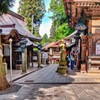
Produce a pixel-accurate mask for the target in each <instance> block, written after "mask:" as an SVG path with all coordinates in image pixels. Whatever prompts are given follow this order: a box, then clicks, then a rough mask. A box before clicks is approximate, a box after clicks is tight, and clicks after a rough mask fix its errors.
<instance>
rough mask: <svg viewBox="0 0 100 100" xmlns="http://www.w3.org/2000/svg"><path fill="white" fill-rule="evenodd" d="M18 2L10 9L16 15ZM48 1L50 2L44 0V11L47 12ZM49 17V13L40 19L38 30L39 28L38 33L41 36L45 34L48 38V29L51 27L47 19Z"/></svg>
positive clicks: (49, 20)
mask: <svg viewBox="0 0 100 100" xmlns="http://www.w3.org/2000/svg"><path fill="white" fill-rule="evenodd" d="M19 1H20V0H16V2H15V4H14V6H13V7H12V8H11V10H12V11H14V12H15V13H17V11H18V7H19ZM50 1H51V0H44V2H45V6H46V11H48V8H49V4H50ZM50 15H51V13H50V12H49V13H48V12H46V13H45V15H44V17H43V19H42V23H41V25H40V28H39V33H40V35H41V36H43V35H44V34H45V33H46V34H47V35H48V36H50V27H51V25H52V20H51V19H50V18H49V16H50Z"/></svg>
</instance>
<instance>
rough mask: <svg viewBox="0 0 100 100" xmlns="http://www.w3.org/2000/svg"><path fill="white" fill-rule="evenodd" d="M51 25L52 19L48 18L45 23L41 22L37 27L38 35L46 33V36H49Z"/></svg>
mask: <svg viewBox="0 0 100 100" xmlns="http://www.w3.org/2000/svg"><path fill="white" fill-rule="evenodd" d="M51 25H52V20H50V21H49V22H47V23H42V24H41V25H40V29H39V33H40V35H41V36H43V35H44V34H45V33H46V34H47V35H48V36H50V28H51Z"/></svg>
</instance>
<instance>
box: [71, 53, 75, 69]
mask: <svg viewBox="0 0 100 100" xmlns="http://www.w3.org/2000/svg"><path fill="white" fill-rule="evenodd" d="M70 63H71V70H73V68H74V65H75V53H74V51H73V52H72V53H71V55H70Z"/></svg>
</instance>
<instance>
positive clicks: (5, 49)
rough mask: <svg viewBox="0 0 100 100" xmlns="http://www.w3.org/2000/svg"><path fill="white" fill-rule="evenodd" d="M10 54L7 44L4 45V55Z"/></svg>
mask: <svg viewBox="0 0 100 100" xmlns="http://www.w3.org/2000/svg"><path fill="white" fill-rule="evenodd" d="M9 55H10V48H9V46H4V56H9Z"/></svg>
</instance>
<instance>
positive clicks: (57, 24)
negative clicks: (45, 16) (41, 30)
mask: <svg viewBox="0 0 100 100" xmlns="http://www.w3.org/2000/svg"><path fill="white" fill-rule="evenodd" d="M49 11H50V12H52V16H51V17H50V18H51V19H52V20H53V23H52V26H51V29H50V37H53V38H54V39H55V40H59V39H62V38H64V37H66V36H67V35H69V34H71V33H72V32H73V31H74V29H72V28H69V27H68V25H67V18H66V15H65V11H64V5H63V0H51V3H50V8H49Z"/></svg>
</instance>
